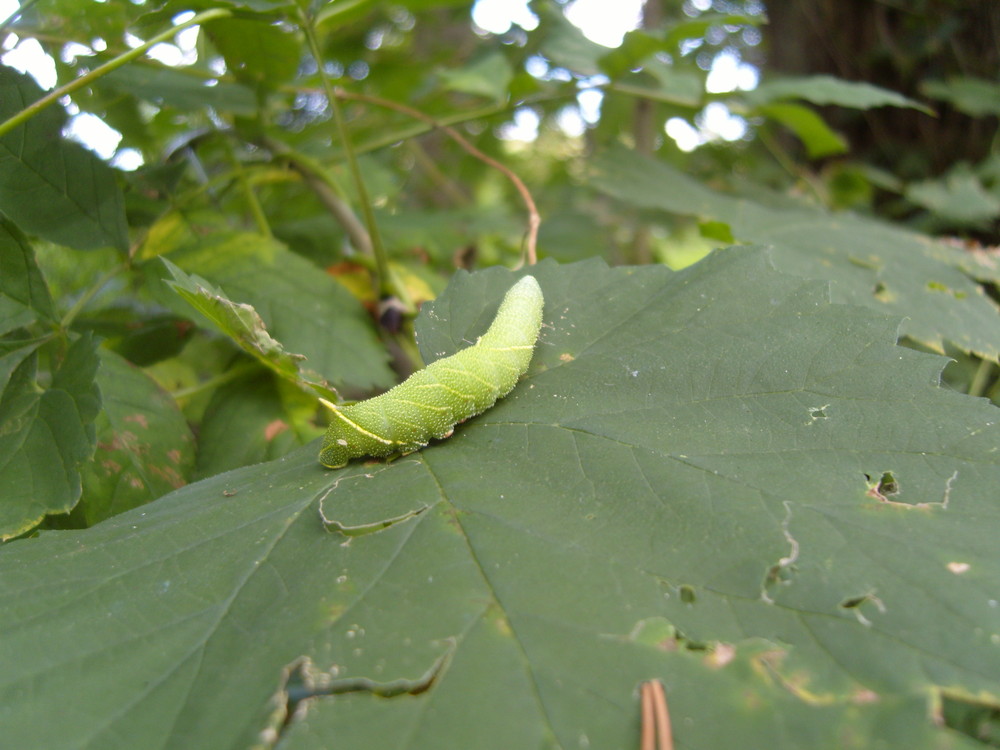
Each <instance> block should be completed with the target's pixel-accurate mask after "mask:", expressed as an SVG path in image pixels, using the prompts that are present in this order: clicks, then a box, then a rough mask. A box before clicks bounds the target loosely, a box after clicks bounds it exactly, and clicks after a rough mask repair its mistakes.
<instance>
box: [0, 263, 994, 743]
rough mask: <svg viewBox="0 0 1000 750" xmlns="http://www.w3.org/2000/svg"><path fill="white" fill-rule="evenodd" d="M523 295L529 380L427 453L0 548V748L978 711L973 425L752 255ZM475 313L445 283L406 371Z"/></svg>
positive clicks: (896, 729)
mask: <svg viewBox="0 0 1000 750" xmlns="http://www.w3.org/2000/svg"><path fill="white" fill-rule="evenodd" d="M533 273H534V274H535V275H536V276H537V277H538V278H539V280H540V282H541V284H542V287H543V289H544V291H545V295H546V325H545V327H544V328H543V333H542V340H541V345H540V346H539V348H538V352H537V355H536V360H535V361H534V362H533V364H532V366H531V369H530V370H529V373H528V376H527V377H526V379H525V380H524V381H522V382H521V383H520V385H519V386H518V387H517V389H516V390H515V392H514V393H513V394H512V395H511V396H509V397H508V398H506V399H504V400H503V401H502V402H500V404H499V405H498V406H496V407H495V408H494V409H492V410H490V411H488V412H486V413H485V414H483V415H481V416H479V417H477V418H476V419H474V420H471V421H469V422H468V423H466V424H464V425H462V426H460V427H459V429H458V430H457V431H456V434H455V435H454V436H453V437H452V438H450V439H449V440H446V441H443V442H440V443H438V444H436V445H432V446H430V447H428V448H426V449H424V450H423V451H421V452H419V453H417V454H414V455H412V456H410V457H407V458H405V459H401V460H399V461H397V462H394V463H391V464H388V465H385V464H375V465H364V464H362V463H357V464H355V465H352V466H349V467H347V468H345V469H343V470H340V471H336V472H328V471H324V470H323V469H321V468H320V467H319V466H318V464H317V463H316V460H315V450H314V446H308V447H305V448H303V449H302V450H301V451H298V452H296V453H294V454H292V455H291V456H288V457H286V458H284V459H281V460H278V461H275V462H272V463H270V464H264V465H261V466H254V467H248V468H245V469H240V470H237V471H235V472H229V473H227V474H224V475H220V476H217V477H213V478H211V479H208V480H205V481H203V482H200V483H198V484H195V485H189V486H188V487H185V488H183V489H182V490H180V491H178V492H177V493H175V494H172V495H171V496H169V497H167V498H164V499H162V500H161V501H159V502H157V503H155V504H153V505H150V506H147V507H145V508H142V509H141V511H138V510H137V511H133V512H129V513H125V514H123V515H121V516H117V517H115V518H113V519H110V520H109V521H107V522H105V523H103V524H100V525H98V526H96V527H94V528H92V529H88V530H85V531H81V532H61V533H58V534H43V535H42V536H41V537H40V538H38V539H30V540H23V541H18V542H15V543H14V544H11V545H8V546H6V547H4V548H2V549H0V597H2V598H3V600H4V601H5V602H7V606H6V607H4V608H3V609H0V661H2V663H3V664H4V670H3V672H2V674H0V695H2V700H0V722H2V724H3V726H4V728H5V740H6V741H7V742H9V743H10V744H11V745H12V746H14V747H31V746H37V747H45V748H47V749H51V750H59V748H66V747H75V748H101V750H116V748H128V750H131V749H132V748H134V747H136V745H137V744H141V745H142V746H144V747H145V746H154V747H159V748H164V750H170V748H185V750H200V748H211V749H212V750H230V749H232V750H235V749H236V748H246V747H250V746H253V745H254V743H258V744H263V746H267V747H282V748H294V750H319V748H328V747H332V746H334V745H337V746H340V747H345V748H370V747H406V748H411V749H412V750H418V749H422V748H434V749H435V750H437V749H439V748H445V747H456V748H459V747H461V748H473V747H474V748H481V749H482V750H494V749H496V750H501V749H502V750H508V749H509V748H539V747H561V748H569V747H579V746H580V745H581V744H584V745H586V746H590V747H595V748H627V747H635V746H637V745H638V717H639V705H638V699H637V686H638V685H639V683H640V682H641V681H643V680H646V679H650V678H656V679H660V680H661V681H662V682H663V683H664V685H665V687H666V691H667V693H668V695H669V700H670V711H671V716H672V718H673V726H674V733H675V736H676V741H677V744H678V746H679V747H691V748H716V747H744V746H748V747H762V748H763V747H767V748H775V750H782V749H783V748H789V749H792V748H802V747H809V748H819V749H822V748H837V749H838V750H839V749H840V748H845V747H857V748H869V747H877V746H904V747H907V748H915V749H918V750H930V749H931V748H936V749H939V748H949V747H954V748H963V747H971V745H970V744H969V743H967V742H964V741H963V738H962V737H961V735H958V734H955V733H952V732H951V731H950V730H948V729H947V728H945V727H942V726H940V724H939V723H938V722H936V721H935V720H934V719H933V718H932V717H931V716H930V715H929V709H928V704H929V703H932V702H933V701H934V699H935V698H936V697H938V696H939V695H940V693H941V691H942V688H947V690H948V691H949V692H950V693H956V692H959V691H963V692H965V693H966V694H969V695H976V694H979V695H990V694H992V695H995V694H997V692H998V691H1000V678H998V675H1000V652H998V650H997V648H996V646H995V643H993V640H994V639H993V637H992V636H993V635H994V634H995V633H996V632H997V629H998V627H1000V620H998V617H1000V615H998V610H997V608H996V607H994V606H992V605H991V602H992V601H993V597H995V581H996V580H997V579H998V577H1000V560H998V558H997V556H996V555H995V554H993V552H994V550H995V546H996V540H995V523H996V520H997V509H996V499H995V494H996V493H995V488H996V486H997V484H998V482H1000V466H998V463H1000V462H998V458H997V456H998V452H997V450H996V449H997V445H998V437H1000V435H998V432H1000V427H998V421H997V410H996V408H995V407H993V406H991V405H989V404H988V403H986V402H985V401H983V400H980V399H971V398H968V397H964V396H961V395H958V394H955V393H952V392H949V391H947V390H944V389H942V388H940V387H938V386H937V385H936V384H935V382H934V381H935V378H936V376H937V373H938V372H939V371H940V368H941V366H942V364H943V362H944V360H943V358H940V357H936V356H930V355H926V354H920V353H917V352H913V351H910V350H906V349H903V348H900V347H897V346H894V345H893V342H894V340H895V329H896V321H895V320H892V319H888V318H886V317H885V316H883V315H879V314H875V313H872V312H871V311H868V310H864V309H861V308H857V307H848V306H843V305H835V304H830V302H829V301H828V299H827V297H826V294H825V291H824V284H822V283H820V282H815V281H807V280H802V279H797V278H795V277H792V276H787V275H784V274H781V273H777V272H775V271H774V270H773V269H771V268H770V267H769V265H768V263H767V260H766V257H765V256H764V255H763V254H762V253H761V252H760V251H759V250H757V249H751V248H745V249H741V250H738V251H728V252H725V253H721V254H716V255H714V256H712V257H710V258H709V259H707V260H706V261H703V262H702V263H699V264H698V265H696V266H692V267H691V268H689V269H687V270H685V271H682V272H679V273H671V272H669V271H667V270H666V269H664V268H662V267H656V266H650V267H643V268H619V269H608V268H607V267H606V266H604V265H603V264H601V263H598V262H587V263H581V264H576V265H573V266H568V267H558V266H556V265H555V264H554V263H543V264H541V265H539V266H536V267H535V268H534V269H533ZM510 283H511V274H509V273H507V272H502V271H499V270H493V271H491V272H484V273H477V274H474V275H471V276H470V275H465V274H461V275H459V276H458V277H457V278H456V279H455V281H454V283H453V285H452V287H451V288H450V289H449V290H448V292H446V293H445V294H444V295H442V297H440V298H439V299H438V300H436V301H435V302H434V303H433V305H431V306H430V307H429V308H428V310H427V311H426V313H425V314H424V315H423V316H422V318H421V320H420V323H419V326H418V328H419V331H420V337H421V341H422V347H423V352H424V354H425V356H426V357H427V358H428V359H433V358H434V356H436V355H437V354H440V353H442V352H445V351H451V350H454V349H456V348H458V347H461V346H462V345H463V342H465V341H468V340H470V339H474V338H475V336H476V335H477V334H478V333H479V332H480V331H481V330H482V328H483V326H484V325H485V323H486V322H488V319H489V317H490V315H491V310H492V308H494V307H495V305H496V301H497V299H498V298H499V296H500V294H501V293H502V292H503V290H505V289H506V288H507V287H508V286H509V285H510ZM887 474H891V475H892V479H893V482H894V484H893V487H892V488H891V490H890V487H889V485H888V483H887V482H888V480H885V481H880V478H882V479H884V477H885V476H886V475H887ZM866 477H867V478H866ZM883 492H884V493H892V494H888V495H887V494H882V493H883ZM321 514H322V515H321ZM324 519H325V520H326V521H327V522H328V523H329V525H330V526H329V528H324V524H323V522H322V521H323V520H324ZM40 579H41V580H44V581H46V582H47V585H45V586H39V583H38V582H39V580H40ZM109 613H110V616H109ZM69 628H72V633H73V637H72V638H69V637H66V633H67V632H68V629H69ZM956 633H961V634H962V635H963V637H961V638H957V637H955V634H956ZM69 705H72V706H73V709H74V710H73V718H74V720H73V722H72V723H67V722H55V721H47V720H46V717H50V716H51V715H52V714H53V713H54V712H57V711H60V710H65V707H66V706H69ZM512 717H515V718H516V720H512ZM720 717H724V720H720Z"/></svg>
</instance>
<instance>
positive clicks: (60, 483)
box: [0, 336, 101, 540]
mask: <svg viewBox="0 0 1000 750" xmlns="http://www.w3.org/2000/svg"><path fill="white" fill-rule="evenodd" d="M97 365H98V360H97V353H96V351H95V349H94V343H93V341H92V340H91V338H90V337H89V336H83V337H81V338H79V339H77V340H76V341H75V342H74V343H73V344H72V345H71V346H70V347H69V350H68V351H67V352H66V357H65V359H63V361H62V364H61V365H60V367H59V369H58V370H56V371H55V373H54V374H53V376H52V384H51V385H50V386H49V387H48V388H45V389H43V388H42V387H41V386H40V385H39V383H38V382H37V375H38V354H37V353H35V352H33V353H31V354H30V355H29V356H28V357H27V358H26V359H24V360H23V361H22V362H21V363H20V364H19V365H18V367H17V369H16V370H14V371H13V373H12V374H11V376H10V380H9V381H8V382H7V385H6V387H5V388H4V390H3V395H2V397H0V540H6V539H10V538H11V537H15V536H18V535H19V534H23V533H24V532H26V531H28V530H29V529H31V528H32V527H34V526H36V525H37V524H38V523H39V522H40V521H41V520H42V519H43V518H44V517H45V516H46V515H48V514H51V513H65V512H67V511H69V510H70V509H71V508H72V507H73V506H74V505H75V504H76V502H77V500H79V499H80V490H81V485H80V465H81V464H82V463H83V462H84V461H85V460H87V459H88V458H90V456H91V454H92V453H93V451H94V424H93V422H94V418H95V417H96V416H97V413H98V411H99V410H100V405H101V397H100V394H99V392H98V390H97V386H96V385H95V384H94V375H95V373H96V372H97Z"/></svg>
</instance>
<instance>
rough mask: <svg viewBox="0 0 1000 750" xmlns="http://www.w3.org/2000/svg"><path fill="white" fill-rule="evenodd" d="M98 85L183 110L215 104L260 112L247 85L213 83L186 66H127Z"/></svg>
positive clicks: (245, 112)
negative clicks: (189, 70) (185, 68)
mask: <svg viewBox="0 0 1000 750" xmlns="http://www.w3.org/2000/svg"><path fill="white" fill-rule="evenodd" d="M97 85H98V86H101V87H105V88H107V89H109V90H113V91H122V92H125V93H128V94H131V95H132V96H135V97H136V98H138V99H142V100H143V101H147V102H153V103H154V104H157V105H159V106H168V107H176V108H177V109H180V110H200V109H204V108H206V107H213V108H215V109H218V110H220V111H222V112H228V113H231V114H234V115H246V116H251V115H253V114H255V113H256V111H257V100H256V98H255V97H254V94H253V92H252V91H251V90H250V89H248V88H246V87H245V86H241V85H240V84H236V83H225V82H218V81H216V82H213V81H210V80H208V79H206V78H204V77H202V76H200V75H198V74H197V73H196V72H185V71H184V69H183V68H166V67H153V66H152V65H149V64H142V65H127V66H125V67H124V68H118V70H115V71H112V72H111V73H109V74H108V75H106V76H104V78H102V79H101V80H100V82H99V83H98V84H97Z"/></svg>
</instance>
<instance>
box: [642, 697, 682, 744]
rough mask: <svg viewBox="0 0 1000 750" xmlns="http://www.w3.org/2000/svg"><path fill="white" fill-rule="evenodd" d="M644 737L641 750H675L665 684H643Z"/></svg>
mask: <svg viewBox="0 0 1000 750" xmlns="http://www.w3.org/2000/svg"><path fill="white" fill-rule="evenodd" d="M641 696H642V735H641V742H640V745H639V748H640V750H674V739H673V736H672V732H671V729H670V712H669V711H668V710H667V696H666V693H664V692H663V683H661V682H660V681H659V680H648V681H646V682H644V683H642V689H641Z"/></svg>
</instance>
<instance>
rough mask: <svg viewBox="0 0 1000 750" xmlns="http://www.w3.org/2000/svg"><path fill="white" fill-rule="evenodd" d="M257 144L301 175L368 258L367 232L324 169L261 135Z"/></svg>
mask: <svg viewBox="0 0 1000 750" xmlns="http://www.w3.org/2000/svg"><path fill="white" fill-rule="evenodd" d="M260 143H261V145H263V146H265V147H266V148H268V149H269V150H270V151H272V152H273V153H275V154H278V155H280V156H281V157H282V158H285V159H287V160H288V163H289V164H291V165H292V169H294V170H295V171H296V172H298V173H299V174H300V175H301V176H302V179H303V180H304V181H305V183H306V185H307V186H308V187H309V189H310V190H312V191H313V193H315V194H316V197H317V198H319V201H320V203H322V204H323V206H324V207H325V208H326V210H327V211H329V212H330V213H331V214H333V217H334V218H335V219H336V220H337V221H338V222H339V223H340V225H341V226H342V227H343V228H344V231H345V232H347V236H348V237H350V238H351V244H353V245H354V247H355V248H356V249H357V250H358V252H360V253H365V254H366V255H370V254H371V253H372V243H371V239H370V238H369V236H368V231H367V230H366V229H365V227H364V224H362V223H361V220H360V219H358V217H357V215H356V214H355V213H354V211H353V210H351V207H350V205H349V204H348V203H347V201H345V200H344V199H343V198H341V197H340V196H339V195H338V194H337V191H336V189H335V188H334V186H333V184H332V182H331V180H330V178H329V176H328V175H327V174H326V170H324V169H323V167H322V166H321V165H319V164H317V163H316V162H314V161H313V160H312V159H310V158H309V157H307V156H304V155H303V154H300V153H298V152H297V151H295V150H293V149H292V148H290V147H289V146H287V145H286V144H285V143H283V142H282V141H279V140H276V139H274V138H269V137H267V136H264V137H263V138H261V139H260Z"/></svg>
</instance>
